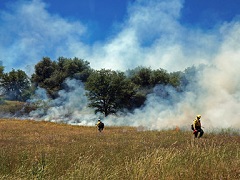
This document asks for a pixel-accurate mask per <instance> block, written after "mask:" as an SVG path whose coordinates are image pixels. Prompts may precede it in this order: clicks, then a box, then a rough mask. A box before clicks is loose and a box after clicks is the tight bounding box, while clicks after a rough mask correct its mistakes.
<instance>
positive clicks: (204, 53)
mask: <svg viewBox="0 0 240 180" xmlns="http://www.w3.org/2000/svg"><path fill="white" fill-rule="evenodd" d="M73 2H74V3H76V4H75V5H76V7H79V11H77V10H75V9H74V10H75V11H70V10H71V8H73V6H70V5H71V4H74V3H73ZM86 2H88V3H86ZM86 2H85V4H84V3H83V2H77V1H71V3H64V1H54V0H52V1H44V0H22V1H11V2H10V1H7V0H4V1H2V2H1V6H0V9H1V11H0V34H1V36H0V40H1V42H2V43H1V44H0V60H1V61H2V62H3V65H4V66H5V68H6V70H11V69H12V68H21V69H24V70H26V72H27V73H28V74H31V73H32V72H33V71H34V70H33V65H35V64H36V63H37V62H39V60H41V58H42V57H43V56H49V57H50V58H51V59H53V60H56V59H57V58H58V57H59V56H64V57H79V58H83V59H85V60H87V61H89V62H90V66H91V67H92V68H94V69H101V68H106V69H108V68H109V69H113V70H121V71H125V70H127V69H132V68H135V67H137V66H145V67H151V68H152V69H154V68H163V69H166V70H167V71H169V72H172V71H179V70H180V71H183V70H184V69H185V68H187V67H190V66H192V65H194V66H198V65H201V64H204V65H206V66H204V69H203V70H202V71H201V73H199V74H198V76H197V79H196V82H195V83H194V84H191V85H190V86H189V87H188V88H187V90H186V91H185V92H184V93H181V94H178V93H177V92H175V91H174V90H173V89H171V88H169V87H165V88H164V91H168V92H169V93H170V98H169V99H168V100H164V101H163V100H162V99H161V96H159V92H160V91H161V92H162V90H163V89H162V87H159V86H157V87H155V90H154V93H153V94H151V95H149V96H148V99H147V101H146V104H145V106H144V107H142V108H140V109H136V110H135V112H134V113H131V114H128V115H127V116H117V117H111V116H109V117H108V118H106V119H104V121H105V122H106V124H108V125H134V126H144V127H147V128H150V129H163V128H168V127H175V126H179V127H185V126H189V124H191V121H192V120H193V119H194V118H195V116H196V114H201V115H202V118H203V121H202V122H203V126H204V127H206V128H211V127H212V126H215V124H216V123H217V125H218V128H228V127H233V128H240V120H239V115H240V111H239V109H240V76H239V69H240V44H239V41H240V20H239V14H240V10H237V9H236V7H239V5H240V2H237V1H233V0H224V1H221V3H220V2H219V1H217V0H213V1H210V2H207V1H206V2H205V1H204V2H202V3H200V2H195V3H193V2H191V0H186V1H184V0H149V1H144V0H135V1H134V0H129V1H127V0H125V1H121V2H120V1H116V4H118V6H117V5H116V4H115V6H113V8H116V9H117V8H118V7H119V8H120V9H121V10H119V11H117V10H116V11H115V14H109V13H110V12H109V11H108V10H107V9H102V8H103V7H108V6H109V7H110V6H112V4H111V3H113V2H111V3H110V1H107V0H106V1H103V3H101V4H100V3H99V2H97V0H96V1H94V0H89V1H86ZM107 5H108V6H107ZM64 6H66V7H68V8H69V11H66V10H65V11H63V7H64ZM197 6H198V7H199V9H200V10H201V11H200V10H197V8H196V7H197ZM84 8H85V11H84V10H83V9H84ZM66 9H67V8H66ZM87 10H89V11H87ZM112 11H113V12H112V13H114V10H112ZM70 12H71V13H70ZM100 12H102V13H100ZM104 12H105V13H104ZM103 14H107V16H106V17H104V15H103ZM90 15H91V16H90ZM98 18H99V20H98ZM103 19H105V21H104V20H103ZM109 19H110V20H109ZM26 65H28V66H26ZM67 84H68V85H69V86H70V87H71V88H70V89H72V91H70V92H64V91H62V92H60V94H61V96H60V98H59V99H57V100H54V101H52V102H51V103H52V104H54V105H53V107H52V108H50V109H49V111H48V113H47V115H46V116H44V119H46V120H48V119H51V120H54V119H56V120H63V121H68V122H71V123H72V122H81V123H82V124H86V125H93V124H94V123H95V122H96V119H97V118H98V117H99V116H100V115H94V113H93V112H92V110H90V109H88V108H86V104H87V99H86V97H85V96H84V93H85V92H84V88H83V86H80V87H79V86H78V85H77V84H78V83H76V81H75V80H68V81H67ZM39 91H40V90H39ZM41 93H42V92H41ZM75 97H80V99H79V98H78V99H76V98H75ZM69 111H71V113H72V114H73V116H72V117H71V118H66V116H65V115H66V114H68V113H69ZM38 113H41V112H40V111H39V110H38V111H36V112H34V113H33V114H32V116H33V117H37V116H38V115H39V114H38ZM115 118H118V120H115Z"/></svg>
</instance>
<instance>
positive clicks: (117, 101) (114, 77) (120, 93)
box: [85, 69, 136, 116]
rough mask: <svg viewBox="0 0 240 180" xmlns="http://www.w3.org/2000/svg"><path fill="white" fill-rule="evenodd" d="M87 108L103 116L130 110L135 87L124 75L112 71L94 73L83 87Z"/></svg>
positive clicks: (103, 70)
mask: <svg viewBox="0 0 240 180" xmlns="http://www.w3.org/2000/svg"><path fill="white" fill-rule="evenodd" d="M85 88H86V90H87V91H88V92H87V96H88V98H89V101H90V103H89V106H90V107H93V108H95V110H96V112H101V113H103V114H104V115H105V116H108V115H109V114H113V113H116V112H117V111H119V110H121V109H123V108H130V107H131V106H132V102H133V101H134V96H135V94H136V87H135V85H134V84H133V83H132V82H131V81H130V80H129V79H127V78H126V76H125V75H124V73H122V72H117V71H112V70H105V69H102V70H99V71H94V72H93V73H92V74H91V75H90V76H89V78H88V80H87V82H86V85H85Z"/></svg>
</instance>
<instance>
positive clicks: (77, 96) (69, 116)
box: [30, 79, 97, 125]
mask: <svg viewBox="0 0 240 180" xmlns="http://www.w3.org/2000/svg"><path fill="white" fill-rule="evenodd" d="M65 84H66V88H65V90H61V91H59V93H58V94H59V97H58V98H56V99H54V100H50V99H48V98H44V99H43V98H41V97H42V96H43V97H46V92H45V91H42V90H41V91H39V90H38V91H37V92H36V95H37V96H38V97H39V96H40V98H39V99H38V98H36V99H34V101H32V102H36V101H38V100H40V101H42V102H41V103H42V104H40V108H38V109H37V110H35V111H32V112H31V113H30V117H31V118H33V119H39V120H45V121H51V122H62V123H69V124H78V125H93V124H94V123H95V121H96V119H97V116H96V115H95V114H94V111H93V109H90V108H88V107H87V97H86V96H85V90H84V85H83V83H81V82H80V81H77V80H75V79H71V80H70V79H67V80H66V81H65Z"/></svg>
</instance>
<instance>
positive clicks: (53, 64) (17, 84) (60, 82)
mask: <svg viewBox="0 0 240 180" xmlns="http://www.w3.org/2000/svg"><path fill="white" fill-rule="evenodd" d="M195 72H196V68H195V67H194V66H193V67H190V68H187V69H186V70H185V71H184V72H181V71H178V72H171V73H169V72H167V71H166V70H164V69H161V68H159V69H155V70H152V69H151V68H150V67H137V68H135V69H129V70H127V71H125V72H121V71H114V70H111V69H101V70H94V69H92V68H91V67H90V63H89V62H88V61H85V60H83V59H79V58H76V57H75V58H65V57H59V58H58V59H57V60H56V61H53V60H51V59H50V58H49V57H43V58H42V60H41V61H39V62H38V63H37V64H36V65H35V70H34V73H33V74H32V75H31V77H28V76H27V74H26V72H24V71H23V70H15V69H12V71H10V72H7V73H5V72H4V67H3V66H0V88H1V89H0V92H1V99H5V100H14V101H23V102H24V101H27V100H28V99H30V98H31V96H33V95H34V92H35V90H36V88H37V87H41V88H44V89H45V90H46V92H47V95H48V96H49V98H51V99H55V98H57V97H58V91H59V90H62V89H64V88H65V87H64V81H65V80H66V79H67V78H70V79H73V78H74V79H77V80H79V81H81V82H83V84H84V88H85V90H86V96H87V97H88V100H89V104H88V105H89V107H92V108H94V109H95V112H96V113H97V112H101V113H103V114H104V115H105V116H108V115H109V114H113V113H116V112H118V111H123V110H125V109H127V110H134V109H135V108H137V107H141V106H142V105H144V102H145V100H146V97H147V95H148V94H150V93H152V92H153V88H154V87H155V86H156V85H162V86H171V87H172V88H174V89H175V90H176V91H179V92H181V91H184V88H185V87H187V85H188V84H189V82H190V80H191V78H192V77H193V76H194V74H195ZM76 98H77V97H76Z"/></svg>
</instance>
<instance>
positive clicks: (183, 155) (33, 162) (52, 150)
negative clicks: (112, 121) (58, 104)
mask: <svg viewBox="0 0 240 180" xmlns="http://www.w3.org/2000/svg"><path fill="white" fill-rule="evenodd" d="M239 156H240V136H238V135H234V134H228V133H226V132H224V133H220V134H214V133H211V134H207V133H206V134H204V137H203V138H202V139H194V138H193V137H192V134H191V132H187V131H181V130H165V131H139V130H138V129H136V128H133V127H105V129H104V131H103V132H102V133H99V132H98V131H97V129H96V128H95V127H82V126H70V125H66V124H55V123H50V122H37V121H28V120H10V119H1V120H0V162H1V163H0V179H49V180H50V179H51V180H52V179H64V180H65V179H111V180H112V179H231V180H232V179H240V168H239V167H240V157H239Z"/></svg>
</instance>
